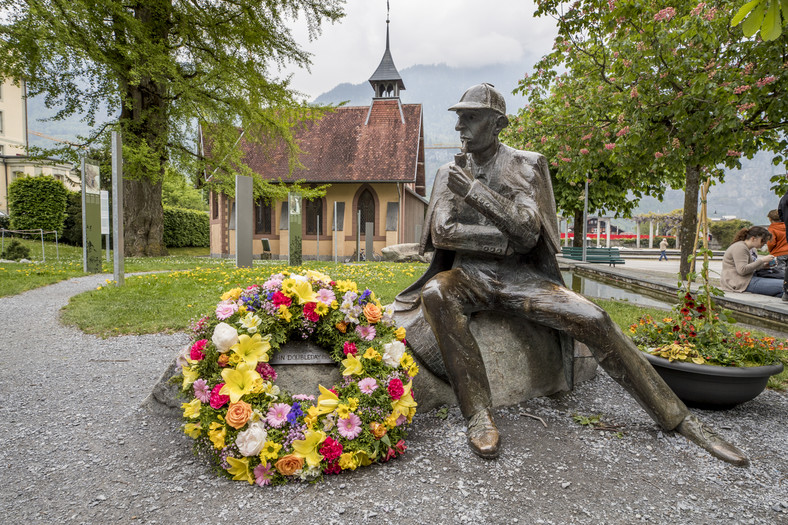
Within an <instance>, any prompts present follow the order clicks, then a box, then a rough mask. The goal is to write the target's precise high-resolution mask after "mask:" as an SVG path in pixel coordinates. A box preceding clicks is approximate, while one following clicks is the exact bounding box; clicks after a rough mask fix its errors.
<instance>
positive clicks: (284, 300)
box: [271, 292, 293, 308]
mask: <svg viewBox="0 0 788 525" xmlns="http://www.w3.org/2000/svg"><path fill="white" fill-rule="evenodd" d="M271 300H272V301H273V302H274V306H276V307H277V308H279V307H280V306H282V305H284V306H290V305H291V304H293V300H292V299H290V298H289V297H288V296H286V295H285V294H283V293H282V292H275V293H274V296H273V297H272V298H271Z"/></svg>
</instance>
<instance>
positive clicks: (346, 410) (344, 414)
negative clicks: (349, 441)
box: [337, 403, 350, 419]
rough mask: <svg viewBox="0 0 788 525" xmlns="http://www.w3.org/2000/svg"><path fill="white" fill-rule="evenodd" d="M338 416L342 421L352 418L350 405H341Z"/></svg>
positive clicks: (338, 407) (338, 408)
mask: <svg viewBox="0 0 788 525" xmlns="http://www.w3.org/2000/svg"><path fill="white" fill-rule="evenodd" d="M337 415H338V416H339V417H341V418H342V419H347V418H348V416H350V405H348V404H346V403H340V404H339V406H337Z"/></svg>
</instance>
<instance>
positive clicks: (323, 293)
mask: <svg viewBox="0 0 788 525" xmlns="http://www.w3.org/2000/svg"><path fill="white" fill-rule="evenodd" d="M315 295H316V296H317V300H318V301H320V302H321V303H323V304H331V303H333V302H334V301H336V300H337V296H336V295H335V294H334V292H333V290H329V289H328V288H321V289H320V290H318V291H317V294H315Z"/></svg>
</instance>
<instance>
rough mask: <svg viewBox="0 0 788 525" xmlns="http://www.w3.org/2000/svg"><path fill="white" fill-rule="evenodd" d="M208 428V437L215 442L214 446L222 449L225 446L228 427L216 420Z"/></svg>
mask: <svg viewBox="0 0 788 525" xmlns="http://www.w3.org/2000/svg"><path fill="white" fill-rule="evenodd" d="M209 429H210V430H208V438H209V439H210V440H211V443H213V446H214V448H216V449H218V450H221V449H223V448H224V447H225V445H224V438H225V436H227V429H226V428H225V426H224V425H222V424H221V423H217V422H216V421H214V422H213V423H211V426H210V427H209Z"/></svg>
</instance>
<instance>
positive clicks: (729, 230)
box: [709, 219, 752, 250]
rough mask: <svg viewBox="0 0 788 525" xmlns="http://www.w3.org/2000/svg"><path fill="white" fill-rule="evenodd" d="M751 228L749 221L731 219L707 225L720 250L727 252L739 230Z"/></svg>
mask: <svg viewBox="0 0 788 525" xmlns="http://www.w3.org/2000/svg"><path fill="white" fill-rule="evenodd" d="M750 226H752V223H751V222H750V221H745V220H743V219H733V220H730V221H715V222H712V223H711V224H710V225H709V232H711V235H712V237H714V239H716V240H717V242H719V243H720V248H721V249H723V250H727V249H728V246H730V245H731V243H732V242H733V238H734V237H735V236H736V233H738V231H739V230H741V229H742V228H749V227H750Z"/></svg>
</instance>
